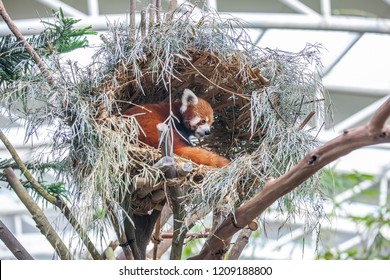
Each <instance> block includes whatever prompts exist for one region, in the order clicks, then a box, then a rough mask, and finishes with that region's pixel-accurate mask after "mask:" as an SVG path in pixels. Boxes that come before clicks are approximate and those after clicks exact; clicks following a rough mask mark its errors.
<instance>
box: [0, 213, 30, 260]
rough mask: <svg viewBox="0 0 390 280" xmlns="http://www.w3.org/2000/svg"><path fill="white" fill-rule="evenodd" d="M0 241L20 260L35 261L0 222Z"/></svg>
mask: <svg viewBox="0 0 390 280" xmlns="http://www.w3.org/2000/svg"><path fill="white" fill-rule="evenodd" d="M0 239H1V240H2V241H3V242H4V244H5V246H7V248H8V249H9V250H10V251H11V252H12V254H13V255H14V256H15V257H16V258H17V259H18V260H33V259H34V258H33V257H32V256H31V255H30V254H29V252H27V250H26V249H25V248H24V247H23V245H22V244H20V242H19V240H17V239H16V238H15V236H14V235H13V234H12V232H11V231H10V230H9V229H8V228H7V226H6V225H5V224H4V223H3V222H2V221H1V220H0Z"/></svg>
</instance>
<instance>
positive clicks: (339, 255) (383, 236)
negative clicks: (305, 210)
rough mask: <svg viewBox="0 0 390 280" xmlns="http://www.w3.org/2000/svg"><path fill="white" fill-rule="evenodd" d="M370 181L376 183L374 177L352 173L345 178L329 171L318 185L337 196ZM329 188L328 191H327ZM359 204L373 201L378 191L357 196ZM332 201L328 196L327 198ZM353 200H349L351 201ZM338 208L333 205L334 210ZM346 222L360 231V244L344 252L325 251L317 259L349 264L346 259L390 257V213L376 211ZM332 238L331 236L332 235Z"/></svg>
mask: <svg viewBox="0 0 390 280" xmlns="http://www.w3.org/2000/svg"><path fill="white" fill-rule="evenodd" d="M367 180H368V181H372V182H373V183H375V176H373V175H370V174H364V173H360V172H357V171H353V172H352V173H348V174H338V173H335V172H334V171H333V170H332V169H327V170H324V172H323V173H322V177H321V181H322V183H323V184H324V185H325V186H328V188H327V189H333V190H334V192H335V193H336V194H338V193H340V192H343V191H346V190H348V189H350V188H352V187H354V186H356V185H358V184H359V183H361V182H363V181H367ZM329 187H330V188H329ZM357 195H358V196H359V197H360V200H361V199H363V200H368V199H371V200H372V198H373V197H375V198H376V199H377V197H378V195H379V191H378V190H377V189H376V188H370V189H366V190H363V191H360V192H359V193H357ZM328 196H329V197H332V196H331V194H329V195H328ZM354 199H355V198H353V199H351V200H354ZM339 207H340V205H338V204H335V205H334V208H335V209H337V208H339ZM346 218H347V219H349V220H351V221H353V222H354V223H355V224H356V228H359V229H361V230H359V231H357V234H358V235H359V236H360V238H361V242H360V243H359V244H358V245H356V246H354V247H352V248H349V249H348V250H345V251H334V250H331V249H330V248H326V249H325V250H324V251H322V252H320V253H319V255H318V258H319V259H326V260H334V259H337V260H349V259H389V256H390V236H389V234H388V233H389V232H390V209H389V208H386V207H378V208H377V210H376V211H375V212H374V213H369V214H367V215H364V216H357V215H348V216H346ZM331 234H332V233H331Z"/></svg>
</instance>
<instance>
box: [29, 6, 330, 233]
mask: <svg viewBox="0 0 390 280" xmlns="http://www.w3.org/2000/svg"><path fill="white" fill-rule="evenodd" d="M240 26H241V24H240V21H239V20H237V19H222V18H220V17H219V15H218V14H216V13H213V12H210V11H206V10H202V11H200V12H199V11H198V10H196V9H194V8H193V7H192V6H187V5H182V6H180V7H179V8H177V9H176V10H175V11H174V12H172V14H171V16H170V17H169V19H168V20H166V21H159V22H158V23H155V24H154V25H152V26H150V27H149V29H148V30H147V32H146V31H145V30H144V31H143V30H142V29H144V28H145V27H143V26H140V27H139V28H138V29H133V28H130V27H129V25H128V23H115V24H110V31H109V32H108V33H106V34H104V35H102V40H103V42H104V43H103V45H102V47H101V48H100V49H99V50H98V51H97V53H96V55H95V57H94V62H93V63H92V64H91V65H90V66H88V67H86V68H82V67H79V66H78V65H77V63H73V62H65V63H63V62H61V61H55V60H54V62H55V63H54V64H52V65H53V68H52V70H53V73H60V74H57V75H56V76H55V77H56V84H57V85H58V87H57V89H58V90H52V89H49V88H47V84H46V83H45V82H44V81H43V79H42V80H39V79H36V78H35V79H36V80H34V81H28V82H27V83H24V87H25V92H27V96H29V99H30V100H40V102H41V104H42V106H40V107H39V108H37V107H36V106H35V105H34V106H30V107H29V106H25V108H27V109H26V110H25V115H24V117H25V118H26V120H27V123H28V124H29V127H30V128H31V133H33V130H35V129H37V127H39V126H41V125H47V124H49V125H51V126H53V127H54V129H53V133H52V135H51V136H50V137H51V138H52V139H53V140H54V141H53V145H52V147H51V151H50V154H51V155H52V157H53V158H54V159H55V160H57V161H61V162H62V163H63V170H62V171H61V172H60V174H59V178H62V179H63V180H67V182H68V184H69V185H71V186H73V187H74V190H75V193H76V194H77V196H76V197H77V199H76V200H75V201H74V202H73V205H74V208H75V209H76V210H77V211H76V212H77V213H80V214H79V215H80V219H81V220H82V223H83V224H84V225H86V227H88V228H94V226H96V225H100V223H99V222H97V221H98V220H99V218H97V215H96V213H97V212H101V210H102V209H103V210H107V209H110V211H114V212H115V211H119V212H120V211H123V208H122V202H123V200H124V199H125V198H128V195H129V194H131V195H132V197H133V206H132V207H133V209H134V211H135V212H137V213H141V214H142V213H143V214H146V213H147V212H148V211H149V210H150V209H153V208H158V207H159V206H161V203H162V202H163V201H164V200H165V192H164V190H165V189H166V188H167V187H169V186H170V185H172V184H180V185H181V186H183V188H186V189H188V190H189V191H188V192H187V194H188V199H187V200H186V201H187V210H188V211H187V212H188V213H187V216H188V218H190V217H192V216H193V215H194V214H198V213H205V212H208V211H211V210H213V209H216V208H217V209H218V210H223V211H229V212H230V211H233V210H234V209H235V208H236V207H237V206H239V205H240V204H242V203H243V202H244V201H246V200H248V199H250V198H251V197H252V196H253V194H254V193H256V192H258V191H259V189H261V188H262V186H263V185H264V183H265V181H266V180H267V179H268V178H269V177H279V176H280V175H281V174H283V173H285V172H286V171H287V170H288V169H290V168H291V167H292V166H293V165H295V164H296V163H297V162H298V161H299V160H300V159H301V158H302V157H303V155H305V154H306V153H307V152H308V151H310V150H312V149H313V148H315V147H316V145H317V143H316V140H315V136H313V133H312V131H311V130H312V129H309V126H308V125H306V124H307V122H308V121H309V120H310V121H311V123H312V126H310V127H314V125H313V124H315V122H314V121H313V119H311V117H312V116H313V114H315V115H316V118H317V120H321V119H322V118H323V116H324V113H325V112H324V111H325V110H324V97H323V88H322V83H321V80H320V77H319V74H318V70H319V68H320V67H321V63H320V61H319V51H320V48H321V47H320V46H317V45H308V46H306V48H305V49H303V50H302V51H301V52H299V53H287V52H283V51H278V50H270V49H262V48H259V47H256V46H254V45H253V44H252V43H251V42H250V39H249V36H248V35H247V34H246V31H245V30H244V29H243V28H241V27H240ZM185 88H190V89H192V90H193V91H194V92H195V93H196V94H197V95H198V96H200V97H202V98H204V99H205V100H207V101H208V102H209V103H210V104H211V106H212V107H213V109H214V112H215V122H214V128H213V130H212V136H211V137H209V138H208V139H206V140H205V141H203V142H202V143H201V146H202V147H204V148H205V149H210V150H213V151H215V152H217V153H219V154H221V155H224V156H226V157H228V158H230V159H231V160H232V163H231V164H230V165H229V166H227V167H225V168H222V169H212V168H208V167H204V166H197V165H195V164H194V165H193V167H194V170H193V171H192V172H191V173H190V174H187V175H186V176H184V177H179V178H176V179H173V180H168V179H166V178H165V177H164V175H163V172H162V171H161V170H160V169H158V168H155V167H154V166H153V165H154V164H155V163H156V162H157V161H158V160H159V159H160V158H161V155H160V153H159V152H158V151H157V150H156V149H153V148H151V147H146V146H145V145H143V144H142V143H139V142H138V140H137V139H138V135H139V133H142V132H141V128H140V127H139V126H138V124H137V122H136V120H135V118H134V117H131V116H128V117H123V116H121V112H122V111H123V110H124V109H126V108H128V107H129V106H142V104H146V103H159V102H173V101H174V100H175V99H177V98H180V96H181V93H182V92H183V90H184V89H185ZM47 92H49V94H47ZM48 96H49V97H48ZM42 100H43V102H42ZM31 108H33V109H31ZM313 129H314V128H313ZM58 151H62V152H61V153H59V152H58ZM64 151H65V154H64ZM186 162H188V161H186V160H184V159H181V158H175V164H176V166H177V167H179V166H180V165H181V164H183V163H186ZM140 179H141V180H144V179H146V180H147V182H148V185H149V186H152V190H151V191H150V193H147V195H144V193H143V194H142V195H139V192H140V190H139V189H138V190H136V189H135V185H136V183H137V181H139V180H140ZM320 189H321V188H320V180H319V175H315V176H313V177H312V178H311V179H309V180H308V181H306V182H305V183H304V184H303V185H302V186H301V187H299V188H297V189H296V190H295V191H294V192H292V193H290V194H288V195H286V196H284V197H283V198H282V199H281V200H280V201H279V203H278V205H277V207H278V208H280V209H281V210H283V211H285V212H287V213H289V214H292V215H294V214H299V215H301V216H302V215H303V216H304V217H306V218H307V221H308V222H309V223H311V224H316V222H312V221H313V220H316V221H318V219H313V216H315V215H314V213H317V214H318V215H317V216H318V218H319V217H321V216H322V211H321V202H322V195H321V190H320ZM161 191H163V194H162V193H161ZM141 192H142V191H141ZM159 199H160V200H159ZM125 210H126V209H125ZM103 212H104V211H103ZM125 212H126V211H125ZM105 217H106V216H105ZM105 217H104V215H103V216H101V218H102V219H103V218H105Z"/></svg>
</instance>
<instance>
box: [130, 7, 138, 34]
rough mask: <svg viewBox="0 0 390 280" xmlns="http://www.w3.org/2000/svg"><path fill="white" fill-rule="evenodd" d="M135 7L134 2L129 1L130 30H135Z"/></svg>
mask: <svg viewBox="0 0 390 280" xmlns="http://www.w3.org/2000/svg"><path fill="white" fill-rule="evenodd" d="M136 7H137V1H136V0H130V28H131V29H135V9H136Z"/></svg>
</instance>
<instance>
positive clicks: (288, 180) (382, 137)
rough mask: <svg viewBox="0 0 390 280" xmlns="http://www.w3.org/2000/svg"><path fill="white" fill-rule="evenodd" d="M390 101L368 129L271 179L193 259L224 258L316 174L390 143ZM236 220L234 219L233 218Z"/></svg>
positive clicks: (351, 133)
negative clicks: (241, 235)
mask: <svg viewBox="0 0 390 280" xmlns="http://www.w3.org/2000/svg"><path fill="white" fill-rule="evenodd" d="M389 116H390V98H389V99H387V101H386V102H385V103H384V104H383V105H382V106H381V107H380V108H379V109H378V111H377V112H376V113H375V114H374V116H373V117H372V119H371V120H370V121H369V122H368V123H367V124H366V125H364V126H361V127H358V128H354V129H350V130H346V131H344V133H343V134H342V135H340V136H338V137H336V138H335V139H333V140H331V141H329V142H327V143H325V144H324V145H323V146H321V147H319V148H317V149H315V150H313V151H312V152H310V153H308V154H307V155H306V156H305V157H304V158H303V159H302V160H301V161H300V162H299V163H298V164H297V165H295V166H294V167H292V168H291V169H290V170H289V171H288V172H287V173H285V174H284V175H282V176H280V177H279V178H278V179H270V180H268V182H267V183H266V184H265V185H264V187H263V189H262V190H261V191H259V192H258V194H257V195H255V196H254V197H253V198H252V199H250V200H249V201H248V202H246V203H245V204H243V205H242V206H240V207H239V208H238V209H236V211H235V213H234V216H233V215H229V216H228V217H227V218H226V219H225V220H224V222H223V223H222V224H221V225H220V226H219V227H218V228H217V230H216V231H215V233H214V234H213V235H212V236H211V237H210V239H209V240H208V241H207V242H206V243H205V244H204V246H203V248H202V250H201V251H200V253H199V254H198V255H196V256H194V257H192V258H190V259H222V258H223V257H224V255H225V253H226V251H227V248H228V245H229V243H230V240H231V238H232V236H233V235H234V234H235V233H236V232H238V231H239V230H241V229H243V228H244V227H245V226H246V225H248V224H249V223H250V222H251V221H252V220H254V219H255V218H256V217H258V216H259V215H260V214H261V213H262V212H263V211H264V210H266V209H267V208H268V207H269V206H270V205H271V204H272V203H273V202H275V201H276V200H277V199H278V198H280V197H282V196H283V195H285V194H287V193H289V192H291V191H292V190H293V189H295V188H296V187H297V186H299V185H300V184H301V183H302V182H304V181H305V180H307V179H308V178H309V177H310V176H311V175H313V174H314V173H315V172H317V171H318V170H320V169H321V168H323V167H324V166H325V165H327V164H329V163H331V162H332V161H334V160H336V159H338V158H340V157H342V156H344V155H346V154H348V153H350V152H352V151H354V150H356V149H359V148H362V147H365V146H369V145H375V144H381V143H388V142H390V126H388V125H385V122H386V120H387V119H388V118H389ZM233 217H234V218H233Z"/></svg>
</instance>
